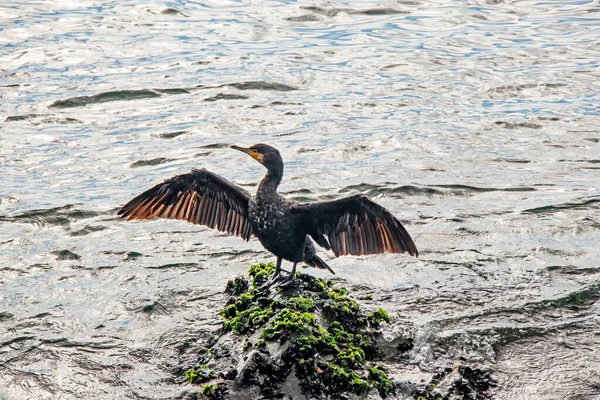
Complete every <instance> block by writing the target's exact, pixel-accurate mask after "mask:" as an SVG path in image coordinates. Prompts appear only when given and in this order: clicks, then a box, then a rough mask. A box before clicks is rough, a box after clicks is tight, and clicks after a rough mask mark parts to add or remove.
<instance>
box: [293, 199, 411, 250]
mask: <svg viewBox="0 0 600 400" xmlns="http://www.w3.org/2000/svg"><path fill="white" fill-rule="evenodd" d="M293 212H294V213H295V214H296V215H297V217H298V218H299V221H300V222H301V223H302V225H303V226H304V228H305V229H306V232H307V234H309V235H310V236H311V237H312V238H313V239H315V241H316V242H317V243H318V244H319V245H321V246H323V247H326V248H329V246H328V243H327V240H325V237H326V238H327V239H328V240H329V244H330V247H331V249H332V250H333V252H334V254H335V256H336V257H339V256H343V255H347V254H352V255H366V254H377V253H383V252H386V251H387V252H389V253H404V252H408V254H410V255H411V256H412V255H414V256H417V255H418V254H419V252H418V250H417V246H415V243H414V242H413V240H412V238H411V237H410V235H409V234H408V232H407V231H406V229H404V227H403V226H402V224H401V223H400V221H398V219H396V217H394V216H393V215H392V214H391V213H390V212H389V211H388V210H386V209H385V208H383V207H381V206H380V205H379V204H377V203H375V202H373V201H371V200H370V199H369V198H368V197H367V196H364V195H356V196H350V197H346V198H343V199H339V200H333V201H324V202H319V203H312V204H306V205H298V206H297V207H296V208H295V209H294V211H293Z"/></svg>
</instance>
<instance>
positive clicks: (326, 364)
mask: <svg viewBox="0 0 600 400" xmlns="http://www.w3.org/2000/svg"><path fill="white" fill-rule="evenodd" d="M273 271H274V265H273V264H257V265H253V266H252V267H251V268H250V270H249V280H250V281H251V282H248V281H247V280H246V279H245V278H242V277H238V278H236V279H235V280H233V281H230V282H229V283H228V284H227V289H226V292H227V293H229V294H230V295H231V297H230V298H229V300H228V301H227V304H226V305H225V307H224V309H223V310H221V312H220V315H221V316H222V317H223V319H224V321H223V325H222V327H221V329H220V332H219V333H218V334H217V336H218V337H217V338H215V340H213V341H212V342H210V343H208V346H207V347H206V349H205V351H204V352H202V354H201V355H200V356H199V358H198V363H197V366H196V367H194V368H192V369H190V370H188V371H187V372H186V373H185V376H186V378H187V379H188V381H189V382H190V383H195V384H204V386H203V389H202V390H201V391H200V393H198V394H197V395H198V396H199V397H204V398H210V399H215V398H244V397H245V396H254V397H262V398H283V397H284V396H291V397H292V398H294V399H295V398H302V397H304V398H311V399H313V398H345V397H348V396H353V397H354V398H361V397H366V396H367V395H369V396H370V398H373V396H375V398H376V397H377V395H379V397H381V398H385V397H387V396H389V395H391V394H394V393H395V385H394V383H393V382H392V381H391V380H390V379H389V378H388V376H387V373H386V371H385V370H384V368H383V367H382V366H380V365H379V364H378V363H377V360H378V358H379V351H378V348H377V345H376V341H375V334H376V332H377V329H378V328H379V326H380V324H381V322H383V321H385V322H389V316H388V315H387V313H386V312H385V311H384V310H381V309H380V310H377V311H376V312H374V313H372V314H370V315H367V314H366V313H364V312H362V311H361V310H360V308H359V306H358V304H357V303H356V302H355V301H354V300H352V299H351V298H350V297H349V296H348V291H347V290H346V289H345V288H343V287H340V286H334V285H333V284H332V283H331V282H325V281H323V280H321V279H319V278H315V277H312V276H310V275H305V274H298V276H297V280H296V283H295V285H294V286H292V287H290V288H286V289H284V290H280V291H278V292H277V293H270V294H267V293H264V292H261V291H260V290H258V287H260V285H262V284H263V283H264V282H265V281H266V280H267V279H268V277H269V275H271V274H272V273H273ZM211 385H212V386H211Z"/></svg>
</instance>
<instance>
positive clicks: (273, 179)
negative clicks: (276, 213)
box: [257, 171, 283, 197]
mask: <svg viewBox="0 0 600 400" xmlns="http://www.w3.org/2000/svg"><path fill="white" fill-rule="evenodd" d="M282 177H283V172H279V171H269V172H267V175H265V177H264V178H263V179H262V181H260V185H258V191H257V197H263V196H265V195H266V196H269V195H273V194H275V193H277V186H279V183H280V182H281V178H282Z"/></svg>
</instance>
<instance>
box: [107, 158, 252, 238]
mask: <svg viewBox="0 0 600 400" xmlns="http://www.w3.org/2000/svg"><path fill="white" fill-rule="evenodd" d="M250 198H251V197H250V193H248V192H247V191H246V190H244V189H242V188H240V187H238V186H236V185H234V184H233V183H231V182H229V181H228V180H226V179H223V178H221V177H220V176H218V175H216V174H213V173H212V172H209V171H207V170H205V169H199V170H197V169H194V170H192V172H190V173H188V174H183V175H177V176H174V177H173V178H170V179H167V180H166V181H164V182H162V183H159V184H158V185H156V186H154V187H152V188H151V189H148V190H147V191H145V192H144V193H142V194H140V195H139V196H137V197H135V198H134V199H132V200H131V201H129V202H128V203H127V204H125V205H124V206H123V208H121V210H120V211H119V212H118V214H119V215H120V216H121V218H127V220H130V219H152V218H157V217H162V218H170V219H180V220H184V221H188V222H191V223H194V224H199V225H206V226H209V227H211V228H215V227H216V228H217V229H218V230H220V231H222V232H228V233H231V234H235V235H238V236H241V237H242V238H243V239H245V240H249V239H250V236H252V226H251V225H250V221H249V220H248V205H249V202H250Z"/></svg>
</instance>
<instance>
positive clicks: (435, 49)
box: [0, 0, 600, 399]
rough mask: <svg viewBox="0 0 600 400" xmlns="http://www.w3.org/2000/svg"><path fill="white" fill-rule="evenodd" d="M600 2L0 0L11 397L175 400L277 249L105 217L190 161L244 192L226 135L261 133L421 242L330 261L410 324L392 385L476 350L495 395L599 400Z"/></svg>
mask: <svg viewBox="0 0 600 400" xmlns="http://www.w3.org/2000/svg"><path fill="white" fill-rule="evenodd" d="M597 11H598V4H597V3H596V2H593V1H589V2H587V1H555V2H539V1H496V0H494V1H491V0H486V1H472V2H450V1H445V2H433V1H397V2H379V3H370V2H333V3H332V2H329V3H327V2H326V3H310V2H300V3H296V2H287V1H283V2H275V1H252V2H242V3H239V2H233V1H229V2H223V1H219V2H203V3H193V2H192V3H190V2H187V3H186V2H178V1H176V2H170V3H164V2H158V1H147V2H144V3H142V2H139V1H137V0H130V1H121V2H105V3H102V2H101V1H93V0H90V1H86V2H73V1H68V0H62V1H56V2H29V1H27V2H25V1H13V2H9V3H7V4H3V5H0V19H1V20H2V21H3V23H2V25H1V30H0V43H2V46H3V51H2V52H0V76H1V77H2V79H1V80H0V99H1V102H2V108H1V111H0V120H1V121H2V122H1V123H0V143H1V145H0V165H1V170H2V175H3V179H2V181H1V183H0V188H1V189H2V190H0V248H1V251H0V260H1V261H2V262H1V263H0V271H1V273H0V284H1V285H2V295H1V297H0V326H2V330H1V333H0V365H1V366H2V370H3V374H1V375H2V376H1V377H0V394H1V395H4V396H5V397H6V398H7V399H23V398H36V399H43V398H48V399H55V398H65V399H66V398H82V397H92V398H95V397H97V396H98V395H100V394H102V395H104V396H105V397H107V398H169V397H177V396H178V395H179V394H180V393H181V392H182V391H183V390H184V389H185V385H184V383H183V382H182V380H180V379H179V378H177V377H176V376H174V375H173V374H172V371H173V369H172V368H173V367H174V366H175V365H176V364H177V361H178V357H179V355H180V354H181V353H182V352H184V351H185V348H187V347H188V346H189V345H192V344H193V343H195V341H196V340H203V338H205V337H206V336H207V335H209V334H210V331H211V330H212V329H213V328H214V327H215V326H216V325H217V324H218V322H219V319H218V317H217V316H216V315H215V313H214V310H215V309H216V308H217V307H219V306H220V305H221V304H222V303H223V301H224V299H223V295H222V294H221V290H222V288H223V287H224V284H225V282H226V281H227V279H230V278H231V277H233V276H235V275H237V274H240V273H243V272H245V270H246V269H247V266H248V265H249V264H250V263H252V262H256V261H264V260H269V259H270V258H271V256H270V255H269V254H267V253H266V252H264V251H263V250H262V248H261V246H260V245H259V244H258V243H257V242H253V241H251V242H250V243H246V242H243V241H240V240H238V239H237V238H234V237H229V236H226V235H223V234H221V233H218V232H215V231H210V230H207V229H205V228H203V227H198V226H192V225H188V224H185V223H182V222H178V221H153V222H130V223H125V222H122V221H119V220H117V219H116V217H115V212H116V210H117V209H118V207H119V206H120V205H122V204H123V203H124V202H125V201H127V200H129V199H130V198H131V197H132V195H134V194H137V193H139V192H140V191H141V190H143V189H145V188H147V187H149V185H152V184H155V183H157V182H159V181H161V180H162V179H165V178H167V177H169V176H172V175H174V174H176V173H182V172H186V171H188V170H189V169H191V168H192V167H205V168H207V169H209V170H211V171H214V172H216V173H219V174H221V175H223V176H225V177H226V178H228V179H230V180H233V181H234V182H236V183H237V184H240V185H243V186H244V187H246V188H248V189H250V190H251V191H252V190H254V187H255V185H256V182H257V181H258V179H260V177H261V176H262V174H263V170H262V169H261V167H260V166H258V165H256V164H255V163H254V162H252V160H248V159H246V158H244V157H242V156H240V155H239V154H234V153H233V152H232V151H230V150H228V145H229V144H232V143H237V144H240V145H250V144H253V143H256V142H268V143H269V144H272V145H274V146H276V147H278V148H279V149H280V150H281V152H282V155H283V157H284V160H285V161H286V173H285V176H284V182H283V185H282V187H281V191H282V192H283V193H286V194H287V196H289V197H292V198H295V199H298V200H300V201H314V200H322V199H332V198H337V197H339V196H344V195H347V194H352V193H366V194H368V195H369V196H373V197H375V198H376V199H377V201H378V202H380V203H381V204H383V205H384V206H386V207H387V208H389V209H390V210H392V211H393V212H394V213H395V214H396V215H397V216H398V217H399V218H400V219H401V220H402V221H403V222H405V223H406V224H407V226H408V229H409V231H410V232H411V233H412V234H413V236H415V237H416V242H417V244H418V246H419V250H420V251H421V254H422V256H421V257H420V259H419V260H414V259H408V258H407V257H403V256H397V255H381V256H376V257H375V256H371V257H346V258H340V259H335V260H328V263H329V264H330V265H331V266H332V267H333V268H334V269H335V270H336V272H337V274H338V275H336V277H338V278H340V279H342V280H343V281H345V282H346V284H348V285H350V286H354V287H355V290H356V291H357V292H358V293H359V294H360V293H362V292H365V293H371V294H372V297H373V300H363V301H361V303H362V304H363V305H364V306H365V307H376V306H377V307H378V306H382V307H383V308H385V309H387V310H388V311H390V313H391V314H392V316H393V317H394V318H395V323H394V324H392V325H391V326H389V327H388V332H387V334H388V336H390V337H394V335H397V334H398V332H400V331H402V332H407V331H408V332H411V335H412V336H413V339H414V344H415V347H414V348H413V349H412V350H411V351H410V352H409V354H408V355H407V357H408V360H409V361H410V362H411V363H413V364H414V365H415V369H414V370H411V371H409V370H406V369H403V370H401V371H397V376H396V377H397V378H398V379H400V380H412V381H413V382H418V381H419V379H421V378H423V379H425V380H426V381H428V380H429V378H430V376H431V372H432V371H435V370H436V368H444V367H446V366H448V365H452V364H453V363H455V362H456V361H457V360H459V359H460V358H461V357H463V358H464V359H466V360H468V361H469V362H479V363H482V364H484V365H487V366H489V367H491V368H492V370H493V371H494V373H495V376H496V378H497V379H498V381H499V387H498V388H497V389H496V394H495V397H496V398H498V399H530V398H533V397H532V396H534V397H535V398H538V399H598V398H599V397H598V385H600V374H599V373H598V371H600V362H599V361H598V354H597V349H598V346H599V344H600V336H598V332H597V330H598V329H597V327H598V322H599V321H598V314H599V311H600V310H598V305H597V299H598V297H599V296H600V279H599V277H600V267H599V261H600V250H598V246H597V238H598V234H599V230H600V219H599V218H598V210H599V207H600V178H599V175H598V173H597V170H598V163H599V162H600V161H599V156H598V154H600V152H599V150H600V144H599V143H600V131H599V130H598V124H597V117H598V115H599V112H598V110H599V109H600V108H599V107H598V104H599V101H598V100H599V98H598V93H599V89H600V87H599V85H598V82H600V79H599V78H600V76H599V72H598V71H600V69H599V68H598V67H599V65H598V64H599V60H600V42H599V41H598V38H599V37H600V24H599V22H600V14H599V13H598V12H597ZM322 254H325V252H322ZM310 272H311V273H314V274H315V275H319V276H326V274H325V273H323V272H320V271H312V270H311V271H310ZM365 298H366V297H365ZM198 338H199V339H198ZM390 368H391V369H392V370H393V368H394V367H393V365H390Z"/></svg>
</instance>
